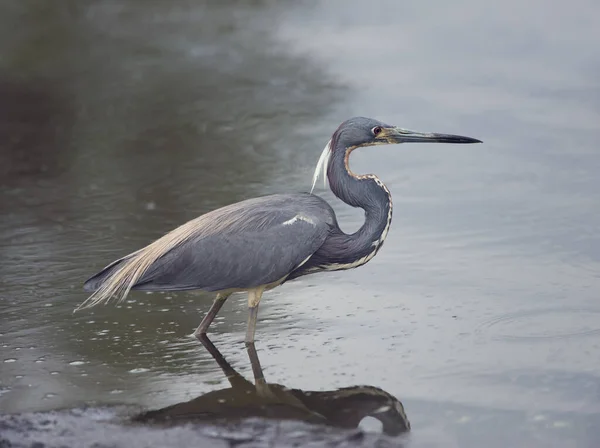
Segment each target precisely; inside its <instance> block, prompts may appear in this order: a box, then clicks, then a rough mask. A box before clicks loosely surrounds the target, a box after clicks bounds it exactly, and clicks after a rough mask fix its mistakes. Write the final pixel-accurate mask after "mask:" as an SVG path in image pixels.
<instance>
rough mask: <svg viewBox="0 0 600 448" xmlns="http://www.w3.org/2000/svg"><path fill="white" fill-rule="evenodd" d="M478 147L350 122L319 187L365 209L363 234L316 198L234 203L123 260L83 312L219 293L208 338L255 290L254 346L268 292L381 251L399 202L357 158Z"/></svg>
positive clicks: (329, 150) (95, 281) (332, 147)
mask: <svg viewBox="0 0 600 448" xmlns="http://www.w3.org/2000/svg"><path fill="white" fill-rule="evenodd" d="M410 142H432V143H477V142H479V140H476V139H474V138H470V137H462V136H459V135H449V134H433V133H421V132H413V131H409V130H406V129H402V128H398V127H395V126H390V125H388V124H385V123H382V122H380V121H377V120H373V119H370V118H362V117H358V118H352V119H350V120H347V121H345V122H344V123H342V124H341V125H340V126H339V128H338V129H337V130H336V131H335V132H334V133H333V136H332V137H331V140H330V141H329V143H328V144H327V146H326V147H325V150H324V151H323V153H322V155H321V158H320V159H319V163H318V164H317V169H316V171H315V176H314V179H313V188H314V185H315V182H316V180H317V177H318V175H319V171H320V170H321V168H322V169H323V172H326V173H327V178H328V179H329V185H330V186H331V191H333V193H334V194H335V195H336V196H337V197H338V198H340V199H341V200H342V201H344V202H345V203H346V204H348V205H351V206H352V207H360V208H362V209H363V210H364V211H365V222H364V224H363V225H362V227H361V228H360V229H359V230H358V231H356V232H355V233H353V234H351V235H348V234H346V233H344V232H343V231H342V230H341V229H340V227H339V225H338V223H337V219H336V216H335V213H334V211H333V209H332V208H331V206H330V205H329V204H328V203H327V202H325V201H324V200H323V199H321V198H320V197H319V196H315V195H313V194H312V193H298V194H275V195H270V196H264V197H260V198H254V199H248V200H246V201H242V202H238V203H236V204H231V205H228V206H226V207H223V208H220V209H218V210H213V211H212V212H210V213H207V214H205V215H202V216H200V217H199V218H196V219H194V220H192V221H189V222H188V223H186V224H184V225H182V226H181V227H178V228H177V229H175V230H173V231H172V232H170V233H168V234H167V235H165V236H163V237H162V238H160V239H158V240H156V241H155V242H153V243H152V244H150V245H148V246H146V247H144V248H142V249H140V250H138V251H137V252H134V253H132V254H129V255H127V256H126V257H123V258H121V259H120V260H117V261H115V262H113V263H111V264H110V265H108V266H107V267H105V268H104V269H103V270H102V271H100V272H99V273H97V274H96V275H94V276H93V277H92V278H90V279H89V280H88V281H87V282H86V283H85V289H86V290H88V291H94V293H93V294H92V295H91V296H90V297H89V298H88V299H87V300H86V301H85V302H84V303H83V304H81V305H80V307H79V308H87V307H90V306H94V305H97V304H99V303H107V302H108V301H109V300H110V299H111V298H112V297H117V298H119V299H121V300H122V299H123V298H125V296H126V295H127V293H128V292H129V290H131V289H140V290H145V291H183V290H190V289H200V290H204V291H211V292H216V293H217V296H216V299H215V301H214V303H213V305H212V307H211V308H210V310H209V311H208V313H207V314H206V316H205V317H204V319H203V320H202V322H201V323H200V326H199V327H198V328H197V330H196V333H195V334H196V336H198V335H201V334H205V333H206V330H207V329H208V327H209V325H210V324H211V322H212V321H213V320H214V318H215V316H216V315H217V313H218V312H219V310H220V309H221V307H222V306H223V303H224V302H225V300H227V297H229V296H230V295H231V294H232V293H233V292H237V291H248V310H249V315H248V327H247V330H246V342H253V341H254V330H255V327H256V318H257V315H258V304H259V302H260V299H261V297H262V294H263V292H264V291H265V290H268V289H272V288H275V287H276V286H278V285H281V284H282V283H284V282H286V281H288V280H292V279H294V278H297V277H300V276H303V275H307V274H313V273H316V272H324V271H338V270H344V269H353V268H356V267H358V266H362V265H363V264H365V263H367V262H368V261H369V260H371V259H372V258H373V257H374V256H375V255H376V254H377V252H378V251H379V249H381V246H382V245H383V242H384V240H385V237H386V236H387V233H388V230H389V229H390V225H391V222H392V197H391V195H390V192H389V190H388V189H387V188H386V186H385V185H384V184H383V182H381V181H380V180H379V179H378V178H377V176H375V175H373V174H366V175H357V174H354V173H353V172H352V171H351V170H350V167H349V164H348V163H349V158H350V153H351V152H352V151H354V150H355V149H357V148H361V147H365V146H375V145H386V144H390V143H410Z"/></svg>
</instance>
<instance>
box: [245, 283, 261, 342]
mask: <svg viewBox="0 0 600 448" xmlns="http://www.w3.org/2000/svg"><path fill="white" fill-rule="evenodd" d="M264 290H265V288H264V286H263V287H258V288H254V289H251V290H250V291H248V327H247V328H246V344H251V343H254V331H255V330H256V317H257V316H258V304H259V303H260V298H261V297H262V295H263V292H264Z"/></svg>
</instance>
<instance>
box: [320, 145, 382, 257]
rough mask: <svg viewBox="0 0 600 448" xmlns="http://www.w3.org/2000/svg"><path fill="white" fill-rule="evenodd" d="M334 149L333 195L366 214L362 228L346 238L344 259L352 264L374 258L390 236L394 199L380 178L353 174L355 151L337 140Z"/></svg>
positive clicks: (329, 175)
mask: <svg viewBox="0 0 600 448" xmlns="http://www.w3.org/2000/svg"><path fill="white" fill-rule="evenodd" d="M331 145H332V148H331V149H332V151H331V159H330V160H329V164H328V167H327V178H328V180H329V185H330V187H331V190H332V191H333V194H335V195H336V196H337V197H338V198H340V199H341V200H342V201H344V202H345V203H346V204H348V205H351V206H352V207H360V208H362V209H363V210H364V211H365V222H364V224H363V225H362V226H361V228H360V229H359V230H358V231H357V232H355V233H353V234H352V235H345V234H343V236H345V237H346V238H347V241H345V244H342V246H344V247H345V248H347V251H345V253H341V254H340V258H343V257H346V260H348V259H349V258H350V257H356V259H357V260H358V259H360V258H363V257H366V256H367V255H371V254H372V255H371V258H372V256H374V255H375V253H376V252H377V250H379V248H380V247H381V244H382V243H383V240H384V239H385V237H386V236H387V232H388V230H389V227H390V224H391V221H392V197H391V195H390V192H389V191H388V189H387V188H386V187H385V185H384V184H383V182H381V181H380V180H379V179H378V178H377V177H376V176H374V175H372V174H368V175H363V176H357V175H356V174H354V173H352V171H350V167H349V157H350V153H351V152H352V151H353V150H354V147H352V146H349V147H346V145H344V144H343V143H342V142H340V141H338V140H337V139H335V138H334V139H332V141H331ZM334 145H337V146H334ZM349 252H352V254H351V253H349ZM368 260H370V258H369V259H368ZM368 260H366V261H368ZM366 261H365V263H366Z"/></svg>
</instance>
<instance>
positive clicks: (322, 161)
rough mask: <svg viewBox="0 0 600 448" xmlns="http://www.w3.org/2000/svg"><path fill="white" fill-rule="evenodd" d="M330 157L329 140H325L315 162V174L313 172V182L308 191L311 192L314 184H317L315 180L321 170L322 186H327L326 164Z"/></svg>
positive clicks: (317, 178)
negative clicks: (323, 147) (325, 142)
mask: <svg viewBox="0 0 600 448" xmlns="http://www.w3.org/2000/svg"><path fill="white" fill-rule="evenodd" d="M330 157H331V140H329V141H328V142H327V145H326V146H325V149H323V152H322V153H321V157H319V161H318V162H317V168H316V169H315V174H313V183H312V188H311V189H310V192H311V193H312V192H313V190H314V189H315V185H317V181H318V180H319V173H321V171H322V175H323V186H325V187H326V186H327V165H328V164H329V158H330Z"/></svg>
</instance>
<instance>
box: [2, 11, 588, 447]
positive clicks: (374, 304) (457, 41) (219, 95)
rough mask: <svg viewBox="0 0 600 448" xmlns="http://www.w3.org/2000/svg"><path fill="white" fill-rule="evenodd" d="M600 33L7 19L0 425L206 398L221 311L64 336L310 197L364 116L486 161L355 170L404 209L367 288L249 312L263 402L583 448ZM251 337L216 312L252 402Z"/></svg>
mask: <svg viewBox="0 0 600 448" xmlns="http://www.w3.org/2000/svg"><path fill="white" fill-rule="evenodd" d="M555 3H556V2H555ZM598 17H600V5H599V4H598V3H597V2H594V1H592V0H573V1H570V2H568V3H562V4H561V3H556V4H553V5H549V4H548V3H547V2H543V1H542V0H533V1H529V2H520V1H517V0H507V1H504V2H481V1H476V0H457V1H455V2H451V3H449V2H443V1H441V0H432V1H423V2H418V3H417V2H401V1H395V0H372V1H369V2H361V1H355V0H344V1H342V0H331V1H318V0H312V1H310V0H302V1H294V2H291V1H288V2H276V1H269V0H262V1H261V0H254V1H250V0H248V1H223V0H219V1H217V0H213V1H209V0H205V1H191V0H170V1H166V0H164V1H159V0H154V1H148V2H135V1H127V0H118V1H117V0H115V1H112V0H104V1H100V0H96V1H92V0H78V1H66V0H65V1H63V0H59V1H52V2H47V1H46V2H44V1H39V0H19V1H6V2H2V3H1V4H0V216H1V220H0V410H1V411H2V412H10V413H14V412H25V411H38V410H51V409H57V408H65V407H68V408H70V407H76V406H81V405H83V404H88V405H106V404H113V403H114V404H117V403H118V404H128V405H135V406H141V407H151V408H155V407H159V406H165V405H168V404H172V403H175V402H178V401H183V400H187V399H190V398H193V397H195V396H198V395H200V394H203V393H206V392H209V391H211V390H213V389H215V388H218V387H222V386H223V385H224V384H225V378H224V376H223V374H222V373H221V371H220V370H219V368H218V366H217V365H216V364H215V363H214V362H213V361H212V359H211V357H210V355H209V354H208V353H207V352H206V350H204V349H203V348H202V347H201V346H200V345H199V344H198V342H197V341H195V340H194V339H192V338H191V337H190V334H191V332H192V331H193V330H194V329H195V327H196V326H197V325H198V323H199V322H200V319H201V317H202V315H203V313H205V312H206V311H207V310H208V308H209V306H210V303H211V300H212V298H211V297H210V296H208V295H204V294H200V293H177V294H144V293H139V292H138V293H133V294H131V295H130V296H129V298H128V300H127V301H126V302H124V303H123V304H122V305H120V306H117V307H113V306H108V307H101V308H97V309H93V310H91V311H83V312H80V313H77V314H72V310H73V309H74V308H75V307H76V306H77V305H78V304H79V303H80V302H82V301H83V300H84V299H85V298H86V297H87V296H86V294H85V293H84V292H83V291H82V289H81V285H82V283H83V281H84V280H85V279H86V278H87V277H88V276H90V275H91V274H93V273H94V272H96V271H97V270H99V269H100V268H102V267H103V266H105V265H106V264H108V263H109V262H110V261H112V260H114V259H116V258H118V257H121V256H123V255H125V254H127V253H129V252H131V251H133V250H136V249H138V248H140V247H142V246H144V245H146V244H148V243H149V242H151V241H152V240H154V239H156V238H158V237H159V236H161V235H162V234H164V233H166V232H167V231H169V230H171V229H172V228H174V227H176V226H177V225H179V224H181V223H183V222H185V221H187V220H189V219H191V218H194V217H196V216H198V215H199V214H202V213H205V212H207V211H209V210H212V209H214V208H216V207H220V206H223V205H226V204H229V203H231V202H235V201H239V200H242V199H245V198H249V197H253V196H257V195H263V194H269V193H275V192H294V191H307V190H309V189H310V182H311V177H312V171H313V169H314V166H315V164H316V161H317V159H318V157H319V154H320V152H321V150H322V148H323V146H324V145H325V144H326V142H327V140H328V139H329V137H330V135H331V133H332V132H333V131H334V130H335V128H336V127H337V126H338V125H339V123H340V122H342V121H343V120H345V119H346V118H349V117H351V116H354V115H363V116H369V117H373V118H378V119H381V120H383V121H385V122H388V123H391V124H395V125H399V126H402V127H405V128H409V129H414V130H419V131H432V132H444V133H455V134H462V135H468V136H472V137H475V138H479V139H481V140H483V141H484V144H483V145H468V146H449V145H424V144H421V145H408V144H407V145H401V146H391V147H374V148H370V149H364V150H361V151H356V152H355V153H354V154H353V159H352V168H353V170H354V171H355V172H358V173H367V172H373V173H376V174H377V175H378V176H379V177H380V178H381V179H382V180H383V181H384V182H385V183H386V184H387V186H388V188H389V189H390V190H391V192H392V195H393V197H394V222H393V224H392V228H391V231H390V234H389V236H388V239H387V240H386V244H385V246H384V248H383V249H382V250H381V251H380V252H379V254H378V256H377V257H375V258H374V259H373V261H371V262H370V263H369V264H367V265H366V266H364V267H362V268H360V269H357V270H353V271H347V272H338V273H330V274H323V275H316V276H312V277H308V278H305V279H301V280H299V281H295V282H291V283H289V284H286V285H285V286H284V287H282V288H279V289H277V290H275V291H273V292H270V293H269V294H267V295H266V296H265V298H264V299H263V302H262V304H261V315H260V316H259V323H258V327H257V349H258V352H259V355H260V359H261V362H262V365H263V368H264V370H265V376H266V377H267V380H268V381H270V382H277V383H280V384H285V385H287V386H289V387H294V388H302V389H308V390H332V389H336V388H340V387H348V386H353V385H359V384H366V385H371V386H376V387H378V388H382V389H384V390H385V391H387V392H388V393H390V394H393V395H394V396H395V397H397V398H398V399H400V400H401V401H402V402H403V403H404V406H405V410H406V413H407V415H408V418H409V420H410V421H411V424H412V433H411V437H410V440H409V441H408V442H407V443H408V444H409V446H414V447H419V446H449V447H452V446H460V447H479V446H482V445H484V444H485V445H486V446H488V447H504V446H515V447H517V446H527V447H537V446H539V447H555V446H556V447H558V446H561V447H566V446H571V447H595V446H599V445H600V427H599V426H598V424H597V423H598V421H600V371H599V367H598V366H599V362H598V360H599V359H600V303H599V299H600V297H599V294H600V236H599V234H600V232H599V231H600V198H599V192H600V177H599V176H598V173H599V172H600V126H599V123H600V76H599V72H600V53H599V52H598V42H599V41H600V28H599V27H598V25H597V24H598ZM316 194H319V195H322V196H323V197H325V198H326V199H327V200H328V201H330V203H332V205H334V208H335V209H336V212H337V213H338V217H339V221H340V223H341V226H342V228H344V229H345V230H347V231H349V232H350V231H353V230H355V229H357V228H358V227H359V226H360V225H361V223H362V212H361V211H360V210H355V209H350V207H348V206H346V205H344V204H342V203H341V202H340V201H338V200H337V199H335V198H334V197H333V195H332V194H331V193H330V192H329V190H328V189H323V187H322V184H321V185H320V186H319V187H318V189H317V191H316ZM245 320H246V312H245V298H244V297H243V296H241V297H239V298H232V299H230V301H228V302H227V303H226V305H225V307H224V309H223V311H222V312H221V314H220V315H219V318H218V320H217V321H216V322H215V324H216V325H214V326H213V327H211V328H212V329H213V330H212V331H213V332H212V334H211V337H212V339H213V341H214V342H215V344H216V345H217V346H218V347H219V349H220V350H221V351H222V352H223V353H224V355H225V356H226V357H227V358H228V359H229V361H230V362H232V364H234V365H235V366H236V368H238V369H239V370H240V371H241V372H243V373H245V374H247V375H249V376H251V371H250V365H249V363H248V359H247V354H246V352H245V350H244V348H243V344H241V343H240V341H241V340H242V339H243V334H244V330H245ZM367 429H368V430H369V431H376V430H377V428H376V427H372V428H371V427H367Z"/></svg>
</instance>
